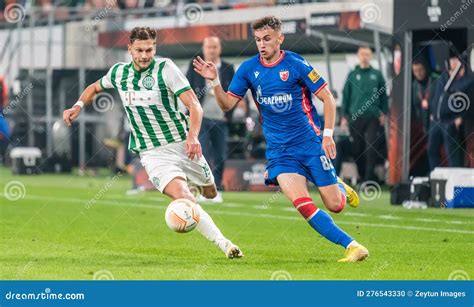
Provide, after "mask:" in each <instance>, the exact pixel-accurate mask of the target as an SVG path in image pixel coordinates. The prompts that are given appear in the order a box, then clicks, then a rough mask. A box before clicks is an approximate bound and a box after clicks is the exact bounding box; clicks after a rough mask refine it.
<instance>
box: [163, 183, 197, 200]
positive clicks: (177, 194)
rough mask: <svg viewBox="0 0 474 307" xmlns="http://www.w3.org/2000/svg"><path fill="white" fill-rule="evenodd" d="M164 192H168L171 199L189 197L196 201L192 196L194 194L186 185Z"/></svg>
mask: <svg viewBox="0 0 474 307" xmlns="http://www.w3.org/2000/svg"><path fill="white" fill-rule="evenodd" d="M166 194H168V195H169V196H170V197H171V198H173V199H180V198H185V199H189V200H190V201H192V202H194V203H195V202H196V198H194V195H193V194H192V193H191V192H190V191H189V189H188V188H187V187H186V186H183V187H179V188H178V189H176V190H174V191H173V192H171V193H166Z"/></svg>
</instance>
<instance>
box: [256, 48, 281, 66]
mask: <svg viewBox="0 0 474 307" xmlns="http://www.w3.org/2000/svg"><path fill="white" fill-rule="evenodd" d="M284 57H285V50H281V51H280V57H279V58H278V60H276V61H275V62H273V63H271V64H267V63H265V62H264V61H263V59H262V57H260V63H261V64H262V65H263V66H265V67H273V66H276V65H278V63H280V62H281V61H282V60H283V58H284Z"/></svg>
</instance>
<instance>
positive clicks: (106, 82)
mask: <svg viewBox="0 0 474 307" xmlns="http://www.w3.org/2000/svg"><path fill="white" fill-rule="evenodd" d="M119 66H120V63H117V64H115V65H114V66H112V67H111V68H110V69H109V71H108V72H107V74H106V75H105V76H103V77H102V78H100V79H99V83H100V87H101V88H102V89H103V90H106V89H112V88H115V86H114V84H113V83H112V78H113V76H114V75H115V74H116V72H117V69H118V67H119Z"/></svg>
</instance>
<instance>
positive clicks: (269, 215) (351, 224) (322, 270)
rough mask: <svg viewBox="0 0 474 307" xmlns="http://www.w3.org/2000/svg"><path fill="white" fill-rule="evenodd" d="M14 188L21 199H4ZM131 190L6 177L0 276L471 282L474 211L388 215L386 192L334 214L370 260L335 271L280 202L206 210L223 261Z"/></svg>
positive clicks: (160, 202)
mask: <svg viewBox="0 0 474 307" xmlns="http://www.w3.org/2000/svg"><path fill="white" fill-rule="evenodd" d="M116 179H117V178H116ZM15 181H19V182H21V184H23V185H24V197H22V198H20V199H18V200H15V201H13V200H8V199H7V198H6V196H7V194H8V196H9V197H10V198H11V196H14V195H12V194H11V193H12V191H13V190H14V189H12V186H13V184H14V183H15ZM130 185H131V179H130V178H128V177H126V176H122V177H120V178H118V179H117V180H115V179H112V178H107V177H96V178H87V177H78V176H65V175H40V176H12V175H11V174H10V173H9V171H7V170H6V169H1V170H0V193H2V194H1V197H0V236H1V239H0V242H1V243H0V263H1V266H0V278H1V279H92V278H93V275H94V273H95V272H99V271H101V270H106V271H109V272H110V273H111V274H112V275H113V277H114V278H115V279H263V280H265V279H267V280H268V279H270V278H271V276H272V274H273V273H274V272H276V271H285V272H287V273H282V275H281V277H285V276H291V278H292V279H294V280H299V279H448V276H449V275H450V274H451V273H452V272H454V271H456V270H460V271H464V273H462V272H461V273H460V274H468V275H469V276H470V277H471V278H472V277H474V268H473V266H472V255H474V245H473V242H474V240H473V239H474V226H473V216H474V210H467V209H457V210H443V209H427V210H407V209H404V208H401V207H399V206H391V205H389V202H388V197H389V195H388V193H387V192H383V193H382V194H381V195H380V197H379V198H377V199H375V200H373V201H363V202H362V204H361V207H360V208H358V209H351V208H349V207H347V208H346V209H344V211H343V212H342V213H341V214H337V215H335V214H333V215H332V216H333V217H334V219H335V221H336V223H338V224H339V225H340V226H341V227H342V228H343V229H344V230H346V231H347V232H348V233H349V234H351V235H353V236H354V237H355V238H356V239H357V240H358V241H359V242H361V243H363V244H364V245H365V246H366V247H367V248H368V249H369V250H370V257H369V258H368V260H367V261H365V262H362V263H355V264H343V263H337V262H336V261H337V259H339V258H341V257H342V255H343V250H342V249H341V248H340V247H338V246H335V245H333V244H331V243H329V242H327V241H326V240H324V239H323V238H321V237H320V236H319V235H318V234H316V233H315V232H314V231H313V230H312V229H311V228H310V227H309V226H308V225H307V224H306V223H305V221H304V220H303V219H302V218H301V217H300V216H299V215H298V213H297V212H296V211H295V210H291V208H292V205H291V204H290V202H289V201H287V200H286V199H285V198H284V197H283V196H282V195H281V194H274V193H247V192H242V193H225V194H224V197H225V201H226V202H225V203H224V204H223V205H216V204H214V205H204V208H205V209H206V210H208V212H209V213H210V214H211V216H212V217H213V218H214V220H215V222H216V223H217V225H218V226H219V227H220V228H221V230H222V231H223V233H224V234H225V235H226V236H228V237H229V238H230V239H232V240H233V241H234V242H235V243H237V244H239V246H240V247H241V248H242V250H243V251H244V252H245V254H246V256H245V257H244V258H243V259H237V260H228V259H226V258H225V257H224V255H223V253H222V252H221V251H220V250H218V249H217V247H215V246H214V245H213V244H212V243H210V242H208V241H206V240H205V239H204V238H203V237H201V236H200V234H199V233H198V232H197V231H193V232H191V233H188V234H177V233H173V232H171V231H170V230H169V229H168V228H167V226H166V224H165V223H164V211H165V207H166V205H167V204H168V203H169V200H168V199H167V198H165V197H164V196H162V195H161V194H159V193H157V192H148V193H143V194H140V195H137V196H132V197H129V196H126V195H125V191H126V190H127V189H128V188H129V187H130ZM7 187H10V191H7ZM313 196H314V199H315V200H316V203H317V204H321V200H320V198H319V196H318V195H317V194H316V193H314V195H313ZM263 204H269V206H267V208H266V209H265V208H261V206H262V205H263ZM469 263H471V264H469ZM104 272H105V271H104ZM104 274H105V273H104ZM285 274H286V275H285ZM274 276H275V275H274ZM96 277H97V275H96ZM278 277H280V275H278Z"/></svg>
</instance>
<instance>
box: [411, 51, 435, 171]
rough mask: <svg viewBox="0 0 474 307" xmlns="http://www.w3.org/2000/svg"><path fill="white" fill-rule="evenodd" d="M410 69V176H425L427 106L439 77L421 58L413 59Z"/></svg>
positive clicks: (427, 164)
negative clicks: (411, 73)
mask: <svg viewBox="0 0 474 307" xmlns="http://www.w3.org/2000/svg"><path fill="white" fill-rule="evenodd" d="M411 67H412V72H413V82H412V90H411V95H412V98H411V129H410V175H411V176H426V175H427V173H428V172H429V163H428V153H427V147H428V145H427V144H428V130H429V125H430V108H429V106H430V104H431V100H432V99H433V93H434V90H435V84H436V80H437V79H438V78H439V75H438V74H436V73H434V72H430V69H429V67H428V65H427V63H426V61H424V59H423V58H416V59H414V60H413V62H412V65H411Z"/></svg>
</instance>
